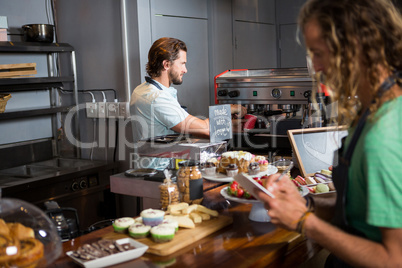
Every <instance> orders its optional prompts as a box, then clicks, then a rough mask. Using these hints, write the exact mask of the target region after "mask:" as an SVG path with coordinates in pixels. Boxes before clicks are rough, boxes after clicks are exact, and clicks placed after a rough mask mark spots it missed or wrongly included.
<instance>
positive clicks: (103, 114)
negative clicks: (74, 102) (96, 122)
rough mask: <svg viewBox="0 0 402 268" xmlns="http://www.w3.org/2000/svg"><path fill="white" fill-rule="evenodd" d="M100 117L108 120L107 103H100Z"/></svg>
mask: <svg viewBox="0 0 402 268" xmlns="http://www.w3.org/2000/svg"><path fill="white" fill-rule="evenodd" d="M98 117H99V118H106V102H98Z"/></svg>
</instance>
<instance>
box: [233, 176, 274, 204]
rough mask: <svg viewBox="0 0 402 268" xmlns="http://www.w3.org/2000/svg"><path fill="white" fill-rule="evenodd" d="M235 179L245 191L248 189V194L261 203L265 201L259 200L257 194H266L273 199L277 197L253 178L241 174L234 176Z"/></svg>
mask: <svg viewBox="0 0 402 268" xmlns="http://www.w3.org/2000/svg"><path fill="white" fill-rule="evenodd" d="M233 179H234V180H235V181H237V182H238V183H239V184H240V185H241V186H242V187H243V188H244V189H246V190H247V192H249V193H250V194H251V195H252V196H254V197H255V198H257V199H258V200H259V201H261V202H264V201H263V200H261V199H259V198H258V196H257V193H258V192H259V191H260V192H261V191H262V192H264V193H265V194H267V195H269V196H270V197H272V198H275V196H274V195H273V194H272V193H271V192H270V191H268V190H267V189H266V188H265V187H264V186H262V185H261V184H259V183H258V182H257V181H255V180H254V179H253V177H251V176H248V175H246V174H244V173H239V174H237V175H236V176H234V177H233Z"/></svg>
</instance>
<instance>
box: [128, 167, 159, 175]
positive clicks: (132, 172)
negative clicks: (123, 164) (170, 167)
mask: <svg viewBox="0 0 402 268" xmlns="http://www.w3.org/2000/svg"><path fill="white" fill-rule="evenodd" d="M156 173H158V171H157V170H156V169H151V168H136V169H129V170H127V171H126V172H124V175H126V176H127V177H152V176H154V175H155V174H156Z"/></svg>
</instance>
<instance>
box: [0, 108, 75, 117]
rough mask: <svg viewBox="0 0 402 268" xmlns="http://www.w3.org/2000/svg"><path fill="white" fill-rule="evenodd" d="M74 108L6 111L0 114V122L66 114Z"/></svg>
mask: <svg viewBox="0 0 402 268" xmlns="http://www.w3.org/2000/svg"><path fill="white" fill-rule="evenodd" d="M73 107H74V106H59V107H47V108H31V109H25V110H22V109H18V110H17V111H12V110H11V111H10V110H9V111H7V109H6V111H5V112H4V113H0V120H8V119H18V118H27V117H36V116H43V115H51V114H56V113H67V112H68V111H70V109H72V108H73Z"/></svg>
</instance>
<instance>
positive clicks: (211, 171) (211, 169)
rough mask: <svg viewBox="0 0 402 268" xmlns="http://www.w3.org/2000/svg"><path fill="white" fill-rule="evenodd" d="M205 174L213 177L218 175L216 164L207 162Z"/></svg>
mask: <svg viewBox="0 0 402 268" xmlns="http://www.w3.org/2000/svg"><path fill="white" fill-rule="evenodd" d="M204 172H205V174H206V175H208V176H213V175H215V173H216V166H215V164H214V163H211V162H207V163H206V164H205V170H204Z"/></svg>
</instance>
